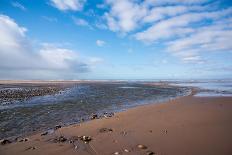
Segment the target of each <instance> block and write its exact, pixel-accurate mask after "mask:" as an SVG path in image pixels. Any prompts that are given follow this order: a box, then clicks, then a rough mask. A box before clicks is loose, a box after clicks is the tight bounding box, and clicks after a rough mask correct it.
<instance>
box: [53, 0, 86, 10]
mask: <svg viewBox="0 0 232 155" xmlns="http://www.w3.org/2000/svg"><path fill="white" fill-rule="evenodd" d="M85 1H86V0H50V2H51V4H52V6H54V7H55V8H57V9H59V10H61V11H68V10H71V11H80V10H82V9H83V6H84V3H85Z"/></svg>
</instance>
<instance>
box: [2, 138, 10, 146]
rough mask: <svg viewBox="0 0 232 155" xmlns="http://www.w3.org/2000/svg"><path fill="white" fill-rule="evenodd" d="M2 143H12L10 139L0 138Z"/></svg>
mask: <svg viewBox="0 0 232 155" xmlns="http://www.w3.org/2000/svg"><path fill="white" fill-rule="evenodd" d="M0 143H1V145H6V144H10V143H11V141H10V140H8V139H2V140H0Z"/></svg>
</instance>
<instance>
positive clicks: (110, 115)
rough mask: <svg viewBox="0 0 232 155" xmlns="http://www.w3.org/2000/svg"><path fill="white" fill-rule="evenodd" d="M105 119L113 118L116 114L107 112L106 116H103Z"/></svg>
mask: <svg viewBox="0 0 232 155" xmlns="http://www.w3.org/2000/svg"><path fill="white" fill-rule="evenodd" d="M103 116H104V117H105V118H108V117H113V116H114V113H112V112H111V113H107V112H105V113H104V115H103Z"/></svg>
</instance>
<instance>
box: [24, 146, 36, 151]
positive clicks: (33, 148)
mask: <svg viewBox="0 0 232 155" xmlns="http://www.w3.org/2000/svg"><path fill="white" fill-rule="evenodd" d="M35 149H36V147H35V146H29V147H28V148H26V149H25V150H35Z"/></svg>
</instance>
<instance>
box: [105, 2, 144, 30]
mask: <svg viewBox="0 0 232 155" xmlns="http://www.w3.org/2000/svg"><path fill="white" fill-rule="evenodd" d="M107 4H108V5H110V7H111V10H110V12H109V13H105V18H106V20H107V25H108V27H109V29H110V30H112V31H115V32H117V31H119V32H123V33H124V32H129V31H132V30H134V29H135V28H137V26H138V22H139V20H140V19H141V17H143V16H144V15H145V14H146V8H144V7H143V6H141V5H138V4H136V3H134V2H133V1H132V0H117V1H115V0H107Z"/></svg>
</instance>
